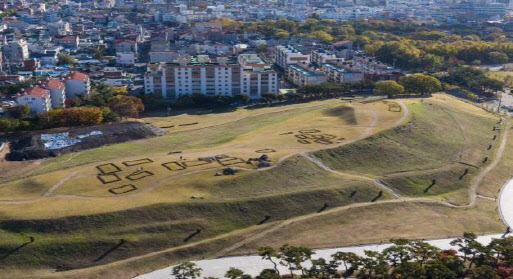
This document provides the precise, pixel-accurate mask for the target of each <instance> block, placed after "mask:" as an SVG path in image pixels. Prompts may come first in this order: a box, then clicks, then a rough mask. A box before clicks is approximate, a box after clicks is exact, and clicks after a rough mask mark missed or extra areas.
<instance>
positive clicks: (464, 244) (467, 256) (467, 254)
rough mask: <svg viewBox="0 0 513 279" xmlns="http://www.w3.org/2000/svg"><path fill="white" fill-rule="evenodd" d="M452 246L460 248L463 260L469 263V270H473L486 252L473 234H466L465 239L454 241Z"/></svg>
mask: <svg viewBox="0 0 513 279" xmlns="http://www.w3.org/2000/svg"><path fill="white" fill-rule="evenodd" d="M451 245H453V246H457V247H459V251H460V252H461V253H463V259H464V260H465V261H468V262H469V268H472V265H473V264H475V263H476V260H478V258H479V257H480V256H481V254H482V253H483V252H484V247H483V245H482V244H481V243H479V242H478V241H477V236H476V235H475V234H473V233H464V234H463V237H460V238H458V239H455V240H453V241H452V242H451Z"/></svg>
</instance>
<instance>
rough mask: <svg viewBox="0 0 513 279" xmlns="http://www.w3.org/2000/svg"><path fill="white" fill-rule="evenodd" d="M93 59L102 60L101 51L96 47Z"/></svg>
mask: <svg viewBox="0 0 513 279" xmlns="http://www.w3.org/2000/svg"><path fill="white" fill-rule="evenodd" d="M93 58H94V59H98V60H101V59H102V58H103V50H102V48H101V47H97V48H96V49H95V51H94V56H93Z"/></svg>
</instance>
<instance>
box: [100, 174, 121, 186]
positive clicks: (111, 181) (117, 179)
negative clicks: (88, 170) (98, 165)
mask: <svg viewBox="0 0 513 279" xmlns="http://www.w3.org/2000/svg"><path fill="white" fill-rule="evenodd" d="M104 177H115V178H116V180H106V179H104ZM96 178H98V180H100V181H101V182H102V183H103V184H109V183H114V182H118V181H121V178H120V177H119V176H118V175H117V174H115V173H108V174H98V175H97V176H96Z"/></svg>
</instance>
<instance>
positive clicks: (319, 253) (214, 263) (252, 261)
mask: <svg viewBox="0 0 513 279" xmlns="http://www.w3.org/2000/svg"><path fill="white" fill-rule="evenodd" d="M512 188H513V184H512ZM511 193H512V194H513V190H512V192H511ZM511 212H512V213H513V211H511ZM512 215H513V214H512ZM510 217H512V219H513V216H510ZM500 237H502V234H494V235H485V236H480V237H478V241H479V242H480V243H482V244H484V245H486V244H488V243H490V241H491V240H492V238H500ZM452 240H454V238H447V239H434V240H428V241H426V242H428V243H430V244H431V245H434V246H436V247H438V248H441V249H450V248H454V247H452V246H451V245H450V242H451V241H452ZM390 245H391V244H388V243H386V244H381V245H379V244H376V245H365V246H353V247H341V248H330V249H318V250H314V251H315V255H314V258H316V257H321V258H326V259H328V258H330V256H331V255H332V254H334V253H336V252H341V251H342V252H354V253H356V254H359V255H362V256H363V252H364V251H365V250H372V251H382V250H383V249H385V248H387V247H390ZM195 263H196V264H197V265H198V266H199V267H201V268H202V269H203V272H202V276H203V277H217V278H223V277H224V274H225V272H226V271H227V270H228V269H229V268H230V267H236V268H239V269H241V270H244V272H246V273H248V274H250V275H252V276H256V275H258V273H259V272H260V271H261V270H262V269H265V268H273V265H272V264H271V263H270V262H268V261H265V260H262V258H261V257H259V256H240V257H226V258H220V259H212V260H201V261H196V262H195ZM171 269H172V267H167V268H164V269H160V270H156V271H153V272H151V273H147V274H144V275H141V276H137V277H135V278H137V279H169V278H174V277H173V276H171V275H170V274H171ZM279 269H280V272H281V273H284V274H286V273H287V272H288V270H287V269H286V268H285V267H284V266H281V267H280V268H279Z"/></svg>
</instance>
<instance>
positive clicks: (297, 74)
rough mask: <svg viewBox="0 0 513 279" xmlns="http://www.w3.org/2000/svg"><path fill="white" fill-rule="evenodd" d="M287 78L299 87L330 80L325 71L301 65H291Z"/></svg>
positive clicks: (288, 68)
mask: <svg viewBox="0 0 513 279" xmlns="http://www.w3.org/2000/svg"><path fill="white" fill-rule="evenodd" d="M287 79H288V80H289V81H290V82H292V83H293V84H294V85H296V86H299V87H302V86H305V85H316V84H321V83H324V82H327V81H328V79H327V77H326V74H325V73H324V72H322V71H313V70H311V69H308V68H307V67H301V66H299V65H289V66H288V67H287Z"/></svg>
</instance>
